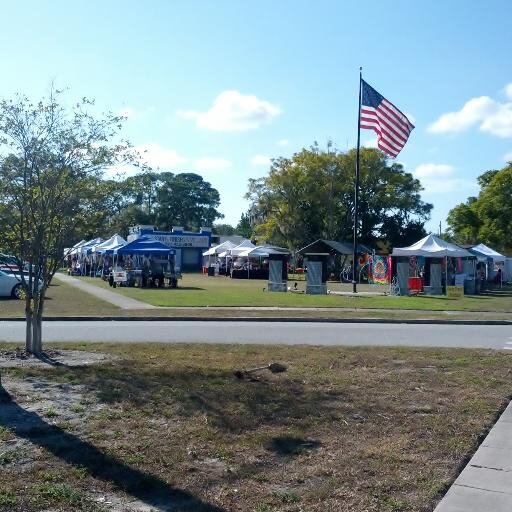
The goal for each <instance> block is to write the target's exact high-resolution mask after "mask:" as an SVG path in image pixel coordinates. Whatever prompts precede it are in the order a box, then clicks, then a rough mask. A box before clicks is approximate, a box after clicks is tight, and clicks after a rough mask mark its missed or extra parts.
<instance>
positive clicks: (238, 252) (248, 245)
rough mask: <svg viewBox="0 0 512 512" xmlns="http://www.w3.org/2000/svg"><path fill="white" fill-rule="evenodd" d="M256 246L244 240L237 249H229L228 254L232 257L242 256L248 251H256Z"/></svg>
mask: <svg viewBox="0 0 512 512" xmlns="http://www.w3.org/2000/svg"><path fill="white" fill-rule="evenodd" d="M255 247H256V246H255V245H254V244H253V243H252V242H251V241H250V240H244V241H243V242H240V243H239V244H238V245H237V246H236V247H233V248H232V249H229V250H228V251H227V252H228V254H230V255H231V256H241V255H242V253H244V252H246V251H247V250H248V249H254V248H255Z"/></svg>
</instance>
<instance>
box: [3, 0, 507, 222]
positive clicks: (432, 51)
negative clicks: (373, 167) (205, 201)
mask: <svg viewBox="0 0 512 512" xmlns="http://www.w3.org/2000/svg"><path fill="white" fill-rule="evenodd" d="M2 14H3V20H4V23H3V26H2V33H1V35H0V38H1V41H2V44H1V45H0V56H1V59H0V62H2V75H1V76H2V78H1V80H0V96H3V97H10V96H12V95H13V94H14V93H15V92H23V93H25V94H27V95H28V96H29V97H31V98H34V99H38V98H39V97H41V96H42V95H43V94H45V92H47V90H48V87H49V84H50V82H51V81H52V80H54V81H55V83H56V84H57V86H59V87H68V88H69V89H70V91H69V93H68V96H69V97H70V98H80V97H82V96H88V97H92V98H95V99H96V102H97V105H98V107H99V108H102V109H105V110H112V111H114V112H120V111H124V112H125V113H126V114H127V116H128V120H127V122H126V126H125V129H124V130H123V135H124V136H125V137H127V138H128V139H130V141H131V142H132V143H133V145H134V146H136V147H138V148H140V149H141V150H146V153H145V155H146V157H147V159H148V161H149V163H150V164H152V165H154V166H156V167H159V168H160V169H161V170H170V171H175V172H177V171H194V172H198V173H199V174H202V175H203V176H204V178H205V179H207V180H208V181H210V182H211V183H212V184H213V185H214V186H215V187H216V188H217V189H218V190H219V192H220V194H221V200H222V204H221V211H222V212H223V213H224V214H225V221H226V222H229V223H232V224H236V223H237V221H238V219H239V218H240V214H241V213H242V212H243V211H245V210H246V209H247V203H246V202H245V200H244V199H243V195H244V193H245V191H246V188H247V180H248V178H249V177H259V176H263V175H265V174H266V173H267V171H268V158H271V157H277V156H288V155H291V154H293V153H294V152H295V151H298V150H300V149H301V148H302V147H304V146H309V145H311V144H312V143H313V141H318V142H319V144H320V145H323V146H325V144H326V142H327V140H328V139H332V140H333V141H334V143H335V144H336V146H337V147H338V148H339V149H342V150H344V149H347V148H350V147H353V146H354V145H355V141H356V135H357V133H356V131H357V130H356V127H357V125H356V123H357V92H358V91H357V88H358V69H359V66H363V74H364V77H365V79H366V80H367V81H368V82H369V83H370V84H371V85H372V86H373V87H374V88H375V89H377V90H378V91H379V92H380V93H381V94H383V95H384V96H385V97H386V98H387V99H389V100H390V101H392V102H393V103H395V105H396V106H397V107H399V108H400V109H402V110H403V111H404V112H406V113H408V114H411V116H412V117H413V119H414V121H413V122H414V124H415V125H416V129H415V130H414V131H413V132H412V134H411V137H410V139H409V142H408V144H407V146H406V147H405V149H404V150H403V151H402V153H401V154H400V155H399V156H398V158H397V161H400V162H402V163H403V164H404V165H405V167H406V169H407V170H408V171H410V172H413V173H415V174H416V175H417V176H418V177H419V178H420V179H421V180H422V182H423V183H424V185H425V188H426V190H425V192H424V194H423V197H424V199H426V200H428V201H430V202H433V203H434V211H433V214H432V221H431V222H430V223H429V225H428V227H429V229H432V230H437V226H438V224H439V221H442V222H443V224H444V222H445V217H446V213H447V212H448V210H449V209H450V208H451V207H453V206H454V205H455V204H457V203H458V202H461V201H463V200H465V199H466V197H468V196H469V195H472V194H475V193H476V192H477V190H478V189H477V187H476V181H475V178H476V177H477V176H478V175H479V174H481V173H482V172H483V171H485V170H487V169H494V168H501V167H502V166H503V165H504V164H505V159H506V158H507V156H506V155H509V156H508V158H510V159H511V160H512V85H510V87H509V88H508V89H507V85H509V84H512V65H511V62H512V61H511V54H512V38H511V37H510V35H509V34H510V19H512V3H511V2H510V1H506V0H504V1H492V0H491V1H489V2H466V1H457V0H451V1H450V2H441V1H438V2H431V3H424V2H422V3H420V2H410V1H407V2H406V1H395V2H381V1H366V2H348V1H347V2H339V1H331V2H330V1H318V2H310V1H309V2H306V1H293V2H292V1H291V0H289V1H286V0H283V1H280V2H276V1H275V0H274V1H258V2H237V1H235V0H232V1H229V2H228V1H219V0H216V1H213V0H212V1H208V2H207V1H198V2H194V1H187V2H183V1H182V2H177V1H156V0H154V1H148V2H140V1H137V2H136V1H129V0H124V1H122V2H121V1H113V0H112V1H109V2H99V1H91V0H89V1H87V2H64V1H52V2H50V1H46V2H40V1H37V2H36V1H25V2H23V3H22V4H21V3H17V2H5V3H4V5H3V9H2ZM447 114H448V115H447ZM362 140H363V141H364V142H365V143H367V144H370V145H371V144H372V141H373V140H374V136H373V132H369V131H363V132H362Z"/></svg>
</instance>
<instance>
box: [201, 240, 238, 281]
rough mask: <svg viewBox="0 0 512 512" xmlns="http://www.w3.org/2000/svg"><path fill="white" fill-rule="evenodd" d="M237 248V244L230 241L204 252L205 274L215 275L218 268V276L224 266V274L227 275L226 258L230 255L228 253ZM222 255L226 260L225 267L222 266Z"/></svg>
mask: <svg viewBox="0 0 512 512" xmlns="http://www.w3.org/2000/svg"><path fill="white" fill-rule="evenodd" d="M235 247H236V244H234V243H233V242H231V241H229V240H228V241H226V242H223V243H221V244H219V245H216V246H214V247H210V248H209V249H208V250H207V251H205V252H203V274H208V275H215V269H216V267H217V275H218V274H219V273H220V272H219V271H220V268H221V267H222V266H224V274H226V269H227V264H226V257H227V255H228V251H229V250H230V249H233V248H235ZM221 254H222V258H223V259H224V265H222V263H221V261H220V258H221V257H220V255H221Z"/></svg>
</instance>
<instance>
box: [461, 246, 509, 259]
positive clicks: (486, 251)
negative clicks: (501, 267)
mask: <svg viewBox="0 0 512 512" xmlns="http://www.w3.org/2000/svg"><path fill="white" fill-rule="evenodd" d="M470 250H471V252H476V253H478V254H477V256H478V255H479V254H481V255H482V256H484V257H485V258H490V259H492V260H493V261H495V262H496V263H505V261H506V259H507V257H506V256H503V254H500V253H499V252H496V251H495V250H494V249H491V248H490V247H487V245H485V244H478V245H475V246H474V247H471V249H470Z"/></svg>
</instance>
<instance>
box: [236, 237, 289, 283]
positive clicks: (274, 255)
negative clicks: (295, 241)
mask: <svg viewBox="0 0 512 512" xmlns="http://www.w3.org/2000/svg"><path fill="white" fill-rule="evenodd" d="M289 256H290V251H289V250H288V249H285V248H284V247H277V246H273V245H259V246H257V247H254V248H253V249H247V250H246V251H244V252H243V253H241V254H240V257H241V258H247V263H248V265H247V277H248V279H250V278H251V277H252V278H253V279H268V291H269V292H286V291H287V282H288V265H287V262H288V258H289ZM258 260H259V267H258V268H254V266H255V265H256V264H257V262H258ZM251 262H252V263H251ZM242 271H243V270H242ZM234 272H235V270H233V271H232V277H233V273H234ZM251 274H252V275H251Z"/></svg>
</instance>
